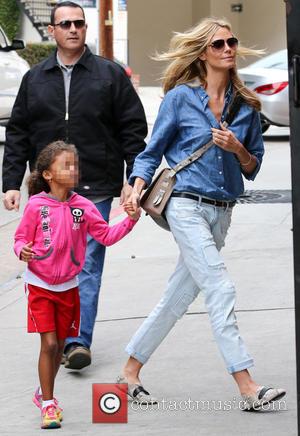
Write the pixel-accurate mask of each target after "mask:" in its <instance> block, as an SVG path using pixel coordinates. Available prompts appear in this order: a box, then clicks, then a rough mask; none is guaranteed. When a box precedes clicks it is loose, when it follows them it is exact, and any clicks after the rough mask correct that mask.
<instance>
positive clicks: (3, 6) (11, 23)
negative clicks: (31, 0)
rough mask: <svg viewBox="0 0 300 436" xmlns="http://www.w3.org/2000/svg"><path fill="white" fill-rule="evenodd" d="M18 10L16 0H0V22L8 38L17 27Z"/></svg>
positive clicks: (11, 36) (14, 33)
mask: <svg viewBox="0 0 300 436" xmlns="http://www.w3.org/2000/svg"><path fill="white" fill-rule="evenodd" d="M19 17H20V10H19V8H18V5H17V2H16V0H0V24H1V26H2V27H3V29H4V32H5V33H6V34H7V36H8V37H9V39H10V40H12V39H13V38H14V37H15V36H16V34H17V32H18V29H19Z"/></svg>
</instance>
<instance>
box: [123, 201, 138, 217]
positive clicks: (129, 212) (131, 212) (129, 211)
mask: <svg viewBox="0 0 300 436" xmlns="http://www.w3.org/2000/svg"><path fill="white" fill-rule="evenodd" d="M124 210H125V212H126V213H127V215H128V216H129V217H130V218H132V219H133V220H135V221H137V220H138V219H139V218H140V216H141V213H142V210H141V208H140V207H139V208H138V209H135V208H134V207H133V206H132V204H131V203H126V204H125V205H124Z"/></svg>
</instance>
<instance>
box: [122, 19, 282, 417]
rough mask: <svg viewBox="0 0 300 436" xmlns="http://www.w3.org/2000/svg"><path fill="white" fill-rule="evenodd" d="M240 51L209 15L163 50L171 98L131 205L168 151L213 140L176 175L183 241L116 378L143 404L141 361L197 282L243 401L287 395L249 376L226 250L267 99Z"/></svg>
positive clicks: (174, 154)
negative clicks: (249, 84) (240, 70)
mask: <svg viewBox="0 0 300 436" xmlns="http://www.w3.org/2000/svg"><path fill="white" fill-rule="evenodd" d="M237 54H242V55H244V54H257V51H256V52H255V51H253V50H249V49H245V48H242V47H240V48H238V40H237V39H236V38H235V36H234V35H233V33H232V31H231V27H230V25H229V23H227V22H226V21H223V20H218V19H214V18H207V19H204V20H203V21H202V22H200V24H198V25H197V26H196V27H194V28H193V29H191V30H189V31H187V32H185V33H182V34H180V33H178V34H176V35H175V36H174V37H173V39H172V41H171V45H170V49H169V52H168V53H165V54H163V55H161V56H160V57H159V59H163V60H169V61H170V63H169V66H168V67H167V69H166V71H165V76H164V81H163V85H164V92H165V97H164V100H163V102H162V104H161V107H160V111H159V114H158V118H157V120H156V123H155V126H154V129H153V134H152V138H151V140H150V142H149V144H148V146H147V147H146V149H145V151H144V152H142V153H141V154H140V155H139V156H138V157H137V158H136V160H135V164H134V169H133V172H132V175H131V178H130V180H129V183H131V184H133V192H132V195H131V197H130V200H129V202H128V204H127V205H126V208H127V209H128V210H130V209H133V210H135V209H136V208H137V207H138V204H139V199H140V194H141V192H142V190H143V189H144V188H145V187H146V186H148V185H149V184H150V182H151V179H152V176H153V174H154V172H155V170H156V169H157V167H158V166H159V164H160V162H161V159H162V156H163V155H164V156H165V157H166V160H167V162H168V164H169V166H170V167H173V166H175V165H176V164H177V163H178V162H179V161H181V160H183V159H185V158H186V157H188V156H189V155H190V154H192V153H193V152H194V151H195V150H196V149H198V148H199V147H200V146H201V145H204V144H206V143H207V142H208V141H209V140H210V139H211V138H213V140H214V144H215V146H214V147H212V148H211V149H209V150H208V151H207V152H206V153H205V154H204V155H203V156H202V158H201V159H199V160H197V161H196V162H194V163H193V164H191V165H190V166H188V167H187V168H185V169H184V170H183V171H181V172H180V173H179V174H178V175H177V181H176V185H175V189H174V193H173V196H172V197H171V199H170V201H169V203H168V205H167V209H166V217H167V220H168V223H169V225H170V228H171V231H172V233H173V236H174V238H175V240H176V242H177V244H178V247H179V250H180V256H179V260H178V264H177V266H176V270H175V272H174V274H173V275H172V276H171V278H170V280H169V282H168V286H167V289H166V291H165V293H164V295H163V297H162V299H161V300H160V302H159V303H158V305H157V306H156V307H155V308H154V310H153V311H152V312H151V313H150V315H149V316H148V318H147V319H146V320H145V321H144V323H143V324H142V325H141V327H140V328H139V330H138V331H137V332H136V334H135V335H134V336H133V338H132V339H131V341H130V343H129V344H128V346H127V348H126V351H127V352H128V354H129V356H130V357H129V360H128V362H127V363H126V365H125V367H124V368H123V373H122V376H120V377H119V378H118V381H119V382H127V383H128V384H129V395H131V396H132V397H133V398H135V399H137V400H138V401H140V402H143V403H144V402H150V403H151V402H152V403H153V402H155V401H156V400H155V399H154V398H153V397H151V395H150V394H149V393H148V392H147V391H145V390H144V388H143V386H142V385H141V382H140V379H139V373H140V370H141V368H142V367H143V365H144V364H145V363H146V362H147V360H148V359H149V357H150V356H151V354H152V353H153V352H154V350H155V349H156V348H157V347H158V346H159V344H160V343H161V342H162V340H163V339H164V338H165V337H166V335H167V334H168V333H169V331H170V330H171V328H172V327H173V326H174V324H175V323H176V321H177V320H178V319H179V318H180V317H181V316H182V315H183V314H184V313H185V312H186V311H187V309H188V307H189V305H190V304H191V303H192V301H193V300H194V299H195V298H196V296H197V295H198V293H199V291H200V290H201V291H202V293H203V295H204V298H205V304H206V308H207V311H208V313H209V317H210V322H211V326H212V330H213V333H214V336H215V339H216V343H217V345H218V347H219V349H220V352H221V354H222V356H223V358H224V360H225V364H226V367H227V370H228V372H229V373H230V374H231V375H232V376H233V378H234V380H235V381H236V383H237V385H238V388H239V390H240V393H241V395H242V397H243V399H244V408H245V409H254V408H260V407H261V406H262V405H264V404H267V403H269V402H272V401H274V400H277V399H279V398H281V397H283V396H284V395H285V392H284V390H283V389H274V388H266V387H264V386H260V385H258V384H257V383H256V382H255V381H254V380H253V379H252V378H251V376H250V373H249V371H248V369H249V368H250V367H251V366H253V359H252V357H251V356H250V355H249V354H248V352H247V349H246V346H245V344H244V342H243V340H242V338H241V336H240V333H239V329H238V326H237V321H236V317H235V313H234V303H235V289H234V285H233V283H232V282H231V280H230V278H229V276H228V273H227V270H226V267H225V265H224V261H223V259H222V257H221V256H220V253H219V250H220V249H221V248H222V246H224V240H225V236H226V234H227V230H228V228H229V225H230V220H231V213H232V209H233V206H234V204H235V201H236V198H237V197H238V196H239V195H240V194H242V192H243V189H244V185H243V180H242V175H243V176H244V177H245V178H246V179H248V180H254V178H255V176H256V175H257V173H258V171H259V169H260V165H261V162H262V156H263V153H264V147H263V141H262V135H261V129H260V120H259V114H258V111H259V110H260V102H259V100H258V98H257V96H256V94H255V93H254V92H252V91H250V90H249V89H247V88H246V87H245V86H244V85H243V83H242V82H241V80H240V79H239V77H238V75H237V71H236V56H237ZM235 95H241V96H242V97H243V104H242V106H241V108H240V110H239V112H238V114H237V115H236V116H235V119H234V120H233V122H232V124H231V125H230V127H229V129H227V128H225V127H224V126H223V125H222V122H223V121H224V119H225V116H226V111H227V109H228V105H229V103H230V102H231V101H232V99H233V97H234V96H235Z"/></svg>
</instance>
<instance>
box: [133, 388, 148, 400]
mask: <svg viewBox="0 0 300 436" xmlns="http://www.w3.org/2000/svg"><path fill="white" fill-rule="evenodd" d="M141 392H142V393H144V394H145V395H149V396H150V394H149V392H148V391H146V389H144V387H143V386H142V385H140V386H137V387H136V388H135V390H134V391H133V392H132V396H133V397H134V398H136V397H137V396H138V394H140V393H141Z"/></svg>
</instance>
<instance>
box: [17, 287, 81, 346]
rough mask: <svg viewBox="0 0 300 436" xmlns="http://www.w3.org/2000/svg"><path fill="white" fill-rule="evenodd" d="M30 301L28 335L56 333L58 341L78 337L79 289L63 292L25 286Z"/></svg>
mask: <svg viewBox="0 0 300 436" xmlns="http://www.w3.org/2000/svg"><path fill="white" fill-rule="evenodd" d="M25 293H26V295H27V299H28V313H27V331H28V333H46V332H56V335H57V338H58V339H65V338H68V337H69V336H72V337H74V336H78V332H79V323H80V300H79V291H78V287H76V288H72V289H68V290H67V291H63V292H54V291H49V290H47V289H44V288H40V287H38V286H35V285H30V284H27V285H25Z"/></svg>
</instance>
